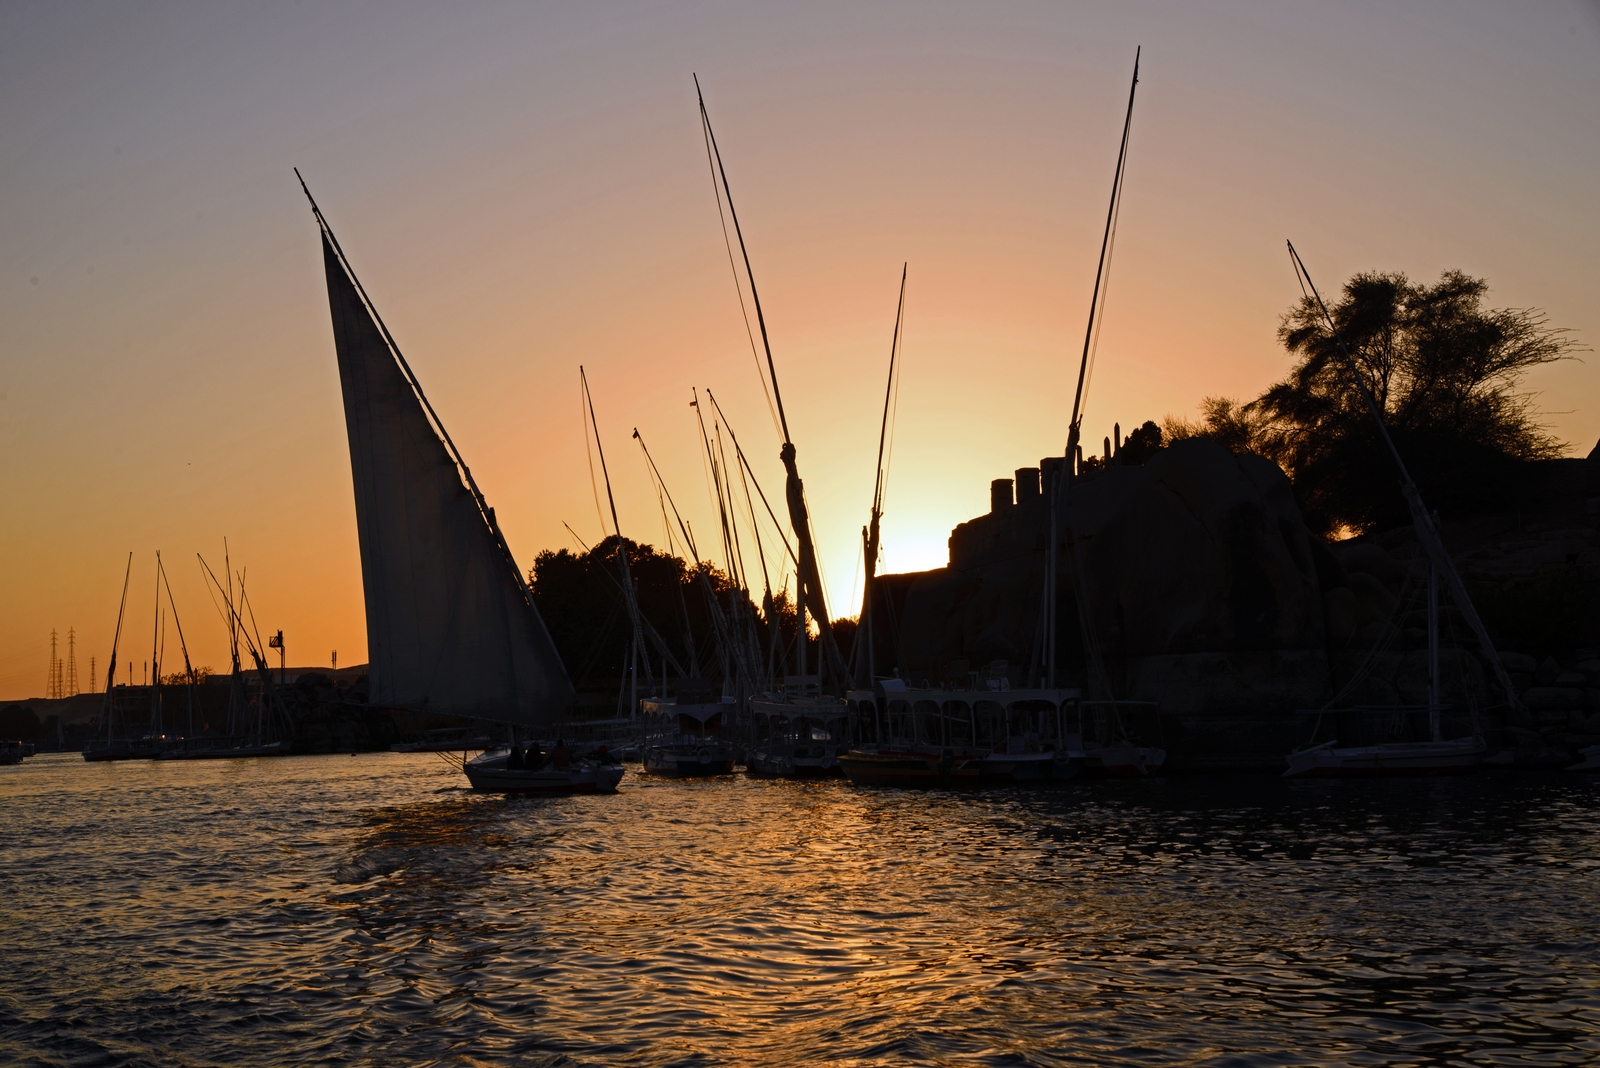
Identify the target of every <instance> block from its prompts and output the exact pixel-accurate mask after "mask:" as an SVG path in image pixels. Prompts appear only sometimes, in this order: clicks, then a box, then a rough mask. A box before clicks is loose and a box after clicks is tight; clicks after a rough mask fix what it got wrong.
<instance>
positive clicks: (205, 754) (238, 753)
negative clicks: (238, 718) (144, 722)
mask: <svg viewBox="0 0 1600 1068" xmlns="http://www.w3.org/2000/svg"><path fill="white" fill-rule="evenodd" d="M289 749H290V746H289V743H288V742H268V743H267V744H266V745H240V746H234V747H232V748H230V749H196V750H195V751H194V752H192V753H191V752H185V753H179V754H177V755H176V756H174V757H172V759H174V760H243V759H247V758H250V757H273V756H288V755H289Z"/></svg>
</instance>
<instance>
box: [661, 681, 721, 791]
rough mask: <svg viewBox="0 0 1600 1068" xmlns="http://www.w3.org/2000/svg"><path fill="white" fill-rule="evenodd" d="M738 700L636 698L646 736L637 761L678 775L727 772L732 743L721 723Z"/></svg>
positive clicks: (663, 773) (702, 775)
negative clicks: (724, 733)
mask: <svg viewBox="0 0 1600 1068" xmlns="http://www.w3.org/2000/svg"><path fill="white" fill-rule="evenodd" d="M735 708H737V703H736V702H735V700H734V699H733V698H732V697H722V698H718V699H717V700H715V701H689V700H682V699H680V698H677V697H651V698H645V699H644V700H642V701H640V702H639V711H640V713H641V714H642V715H643V717H644V723H645V739H644V744H643V745H642V746H640V749H639V762H640V763H641V764H642V765H643V767H644V770H645V771H647V772H649V773H650V774H652V775H664V776H669V777H671V778H677V779H690V778H704V777H706V776H709V775H727V774H730V773H731V772H732V771H733V744H732V743H731V742H730V741H728V740H727V739H726V738H724V736H723V727H724V725H725V723H726V722H727V721H728V719H730V718H731V717H732V714H733V712H734V710H735Z"/></svg>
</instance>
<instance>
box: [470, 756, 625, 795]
mask: <svg viewBox="0 0 1600 1068" xmlns="http://www.w3.org/2000/svg"><path fill="white" fill-rule="evenodd" d="M465 770H466V773H467V782H469V783H471V784H472V788H473V789H474V790H482V791H484V792H485V793H497V794H614V793H616V792H617V784H618V783H619V782H621V781H622V775H623V769H622V765H620V764H589V763H587V762H582V763H578V764H574V765H572V766H571V767H567V768H556V767H550V766H548V765H547V766H545V767H542V768H535V769H532V770H530V769H528V768H507V767H506V766H505V757H504V756H503V755H502V756H500V757H499V758H498V759H497V760H492V761H488V762H481V763H480V762H479V761H476V760H469V761H467V763H466V765H465Z"/></svg>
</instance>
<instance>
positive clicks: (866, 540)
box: [856, 264, 910, 686]
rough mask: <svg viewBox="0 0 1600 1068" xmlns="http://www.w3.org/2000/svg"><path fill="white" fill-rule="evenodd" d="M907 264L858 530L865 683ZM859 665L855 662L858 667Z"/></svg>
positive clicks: (870, 673)
mask: <svg viewBox="0 0 1600 1068" xmlns="http://www.w3.org/2000/svg"><path fill="white" fill-rule="evenodd" d="M909 267H910V264H902V265H901V267H900V302H899V304H898V305H896V307H895V313H894V337H893V339H892V340H890V342H889V379H888V382H887V383H886V384H885V385H884V387H883V422H882V423H881V424H880V425H879V427H878V467H877V473H876V478H875V481H874V482H873V486H872V513H871V519H870V520H869V522H868V523H867V526H866V527H865V528H864V529H863V530H862V531H861V539H862V542H863V545H864V557H865V564H866V570H865V572H864V576H863V581H862V584H861V619H860V625H859V626H858V627H857V628H856V633H857V634H864V637H863V638H862V640H863V641H865V642H866V646H867V657H866V684H867V685H868V686H870V685H872V680H873V678H874V677H875V676H876V675H877V673H878V665H877V660H876V656H875V653H876V646H875V643H874V641H873V633H872V624H873V616H874V615H875V613H874V612H873V610H872V609H873V604H874V602H873V586H874V585H875V583H876V582H877V576H878V545H879V543H878V524H879V520H881V519H882V518H883V484H884V481H885V479H886V476H887V472H886V471H884V469H883V454H884V450H885V448H886V447H887V445H888V441H889V408H890V405H891V404H892V403H893V401H894V373H895V357H896V356H898V355H899V353H900V322H901V320H902V319H903V318H904V317H905V313H906V272H907V270H908V268H909ZM860 666H861V665H860V664H857V667H858V668H859V667H860Z"/></svg>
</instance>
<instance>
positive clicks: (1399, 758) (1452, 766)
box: [1283, 738, 1487, 779]
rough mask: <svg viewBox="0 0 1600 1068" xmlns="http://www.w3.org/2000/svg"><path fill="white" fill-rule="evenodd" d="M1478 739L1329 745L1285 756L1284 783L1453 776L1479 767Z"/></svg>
mask: <svg viewBox="0 0 1600 1068" xmlns="http://www.w3.org/2000/svg"><path fill="white" fill-rule="evenodd" d="M1486 748H1487V746H1486V745H1485V744H1484V741H1483V739H1482V738H1456V739H1452V740H1451V741H1448V742H1390V743H1387V744H1385V745H1361V746H1350V747H1348V748H1343V749H1340V748H1336V746H1335V744H1334V743H1333V742H1324V743H1323V744H1322V745H1316V746H1312V747H1310V748H1309V749H1301V750H1299V751H1298V752H1295V753H1291V754H1289V770H1288V771H1285V772H1284V773H1283V777H1284V778H1286V779H1293V778H1300V777H1311V778H1328V777H1361V776H1378V775H1457V774H1461V773H1464V772H1469V771H1475V770H1477V769H1478V768H1479V767H1480V766H1481V765H1482V764H1483V754H1484V751H1485V749H1486Z"/></svg>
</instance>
